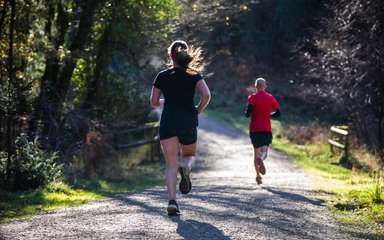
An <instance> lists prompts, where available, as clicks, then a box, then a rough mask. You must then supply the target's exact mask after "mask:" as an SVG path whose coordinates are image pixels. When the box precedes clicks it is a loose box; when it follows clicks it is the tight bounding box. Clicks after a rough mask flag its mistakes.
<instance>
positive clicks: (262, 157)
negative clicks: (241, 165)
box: [260, 151, 267, 161]
mask: <svg viewBox="0 0 384 240" xmlns="http://www.w3.org/2000/svg"><path fill="white" fill-rule="evenodd" d="M266 157H267V151H261V153H260V159H261V160H263V161H264V159H265V158H266Z"/></svg>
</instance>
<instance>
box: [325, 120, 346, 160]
mask: <svg viewBox="0 0 384 240" xmlns="http://www.w3.org/2000/svg"><path fill="white" fill-rule="evenodd" d="M330 130H331V136H330V139H328V143H329V146H330V148H331V152H332V154H334V153H335V149H334V148H335V147H336V148H340V149H342V150H344V158H342V159H341V160H340V163H345V162H347V161H348V157H349V156H348V152H349V149H348V148H349V143H348V131H347V130H346V129H341V128H340V127H336V126H332V127H331V129H330Z"/></svg>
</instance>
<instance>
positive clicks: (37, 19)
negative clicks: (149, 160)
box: [0, 0, 384, 189]
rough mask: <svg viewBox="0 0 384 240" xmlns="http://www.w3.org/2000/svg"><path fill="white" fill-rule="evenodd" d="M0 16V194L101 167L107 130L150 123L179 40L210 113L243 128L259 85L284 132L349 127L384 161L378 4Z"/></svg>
mask: <svg viewBox="0 0 384 240" xmlns="http://www.w3.org/2000/svg"><path fill="white" fill-rule="evenodd" d="M0 14H1V15H0V57H1V61H0V73H1V78H0V187H1V188H8V189H22V188H33V187H36V186H40V185H42V184H44V183H45V182H48V181H50V180H51V179H53V178H55V177H57V176H58V175H59V174H60V172H61V171H63V170H64V171H65V172H67V173H71V172H73V169H72V168H71V166H73V165H74V161H78V160H79V159H82V161H84V162H85V165H84V168H88V167H89V165H87V164H86V163H87V156H89V155H90V152H93V155H95V154H97V155H98V156H99V160H98V161H100V162H102V163H103V162H104V163H105V164H110V163H111V161H112V160H110V161H108V162H106V161H105V159H112V158H113V157H114V156H115V151H114V149H113V146H112V139H111V138H110V136H109V135H108V134H106V133H107V132H111V131H114V130H116V129H122V128H124V129H130V128H135V127H138V126H142V125H143V124H144V123H146V122H152V121H155V120H156V118H154V117H153V114H151V111H152V109H151V107H150V104H149V94H150V89H151V84H152V81H153V79H154V77H155V75H156V73H157V72H158V71H159V70H160V69H163V68H164V67H165V64H164V62H165V61H166V58H167V56H166V49H167V47H168V46H169V45H170V43H171V42H172V41H173V40H176V39H183V40H186V41H187V42H188V43H189V44H190V45H195V46H202V48H203V49H204V57H205V62H204V63H205V65H206V71H205V72H204V73H203V74H204V77H205V79H206V81H207V83H208V85H209V86H210V88H211V90H212V95H213V97H212V102H211V104H210V106H209V108H210V109H212V110H214V111H227V110H228V109H231V110H233V111H238V112H239V118H240V117H242V112H243V110H244V109H243V108H244V105H245V101H246V97H247V95H248V88H249V87H250V86H251V85H252V83H253V81H254V79H255V78H257V77H264V78H266V79H267V80H268V81H269V89H268V90H269V91H270V92H271V93H272V94H273V95H274V96H275V97H276V98H277V99H278V101H279V102H280V103H281V105H282V112H283V114H285V115H284V116H285V118H284V121H285V122H287V123H288V124H289V123H290V122H291V123H303V124H304V122H306V121H315V122H322V123H324V122H325V123H329V124H331V123H343V124H347V125H349V127H350V130H351V131H352V132H353V136H355V139H356V141H358V143H359V144H360V145H362V146H366V150H367V151H370V152H372V153H377V154H379V155H380V156H381V161H382V162H384V158H383V155H384V152H383V144H384V96H383V95H384V79H383V77H384V66H383V65H384V64H383V59H384V56H383V55H384V41H383V39H384V36H383V33H384V2H383V1H381V0H372V1H364V0H349V1H347V0H340V1H339V0H338V1H336V0H322V1H321V0H313V1H305V0H260V1H240V0H235V1H224V0H219V1H208V2H207V1H200V0H196V1H183V0H141V1H123V0H110V1H109V0H105V1H101V0H1V1H0ZM85 153H86V154H85ZM92 161H94V159H93V160H92ZM87 166H88V167H87ZM100 166H102V164H101V165H100ZM87 170H88V171H89V169H87ZM91 170H92V171H93V173H94V174H96V175H103V174H104V172H105V171H104V170H103V169H102V167H99V168H93V169H91ZM85 172H86V171H85ZM26 182H29V184H26Z"/></svg>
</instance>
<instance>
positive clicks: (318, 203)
mask: <svg viewBox="0 0 384 240" xmlns="http://www.w3.org/2000/svg"><path fill="white" fill-rule="evenodd" d="M262 188H263V189H265V190H267V191H268V192H270V193H273V194H275V195H278V196H280V197H281V198H284V199H287V200H293V201H300V202H307V203H310V204H313V205H316V206H323V205H324V201H323V200H318V199H316V200H313V199H310V198H307V197H305V196H303V195H300V194H296V193H291V192H286V191H281V190H277V188H270V187H262Z"/></svg>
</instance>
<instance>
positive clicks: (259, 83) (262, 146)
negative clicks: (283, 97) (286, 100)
mask: <svg viewBox="0 0 384 240" xmlns="http://www.w3.org/2000/svg"><path fill="white" fill-rule="evenodd" d="M254 89H255V93H253V94H251V95H249V96H248V105H247V109H246V111H245V116H246V117H251V122H250V124H249V136H250V138H251V141H252V145H253V148H254V160H253V162H254V165H255V170H256V182H257V184H261V183H262V181H261V179H262V178H261V176H260V174H262V175H264V174H265V173H266V169H265V165H264V160H265V159H266V158H267V155H268V146H269V144H271V143H272V127H271V117H279V116H280V115H281V113H280V110H279V108H280V106H279V103H278V102H277V101H276V99H275V98H274V97H273V96H272V95H271V94H269V93H266V92H265V90H266V89H267V82H266V81H265V79H263V78H258V79H256V81H255V84H254Z"/></svg>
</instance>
